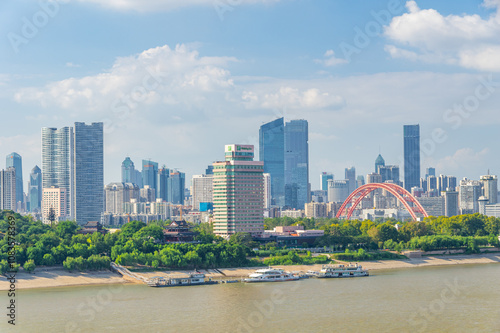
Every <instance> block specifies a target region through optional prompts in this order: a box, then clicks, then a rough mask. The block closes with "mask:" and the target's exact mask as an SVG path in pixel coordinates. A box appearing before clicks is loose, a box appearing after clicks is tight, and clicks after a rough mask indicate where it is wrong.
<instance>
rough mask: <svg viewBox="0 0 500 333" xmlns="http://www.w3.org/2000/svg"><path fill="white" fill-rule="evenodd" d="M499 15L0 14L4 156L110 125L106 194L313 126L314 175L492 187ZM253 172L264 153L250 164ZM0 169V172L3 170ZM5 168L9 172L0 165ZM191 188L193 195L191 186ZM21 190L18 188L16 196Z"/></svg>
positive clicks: (128, 4)
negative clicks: (44, 136)
mask: <svg viewBox="0 0 500 333" xmlns="http://www.w3.org/2000/svg"><path fill="white" fill-rule="evenodd" d="M499 8H500V0H485V1H479V0H478V1H476V0H471V1H445V0H434V1H430V0H426V1H423V0H421V1H399V0H388V1H385V0H384V1H373V0H356V1H340V0H107V1H101V0H59V1H50V0H41V1H35V0H4V1H2V2H1V3H0V50H1V52H0V112H1V115H2V118H1V119H2V121H1V126H2V130H1V133H0V156H6V155H7V154H9V153H11V152H17V153H19V154H20V155H21V156H22V157H23V177H24V180H25V184H26V182H27V180H28V179H29V178H28V175H29V172H30V170H31V169H32V168H33V167H34V166H35V165H38V166H40V167H41V128H42V127H64V126H72V125H73V124H74V122H81V121H83V122H87V123H90V122H100V121H102V122H104V128H105V129H104V153H105V158H104V164H105V165H104V181H105V183H106V184H107V183H110V182H116V181H120V180H121V173H120V172H121V169H120V166H121V162H122V161H123V160H124V159H125V157H126V156H130V157H131V159H132V160H133V161H134V162H135V165H136V168H137V169H140V165H141V160H142V159H152V160H154V161H157V162H158V163H159V164H160V165H166V166H167V167H169V168H177V169H178V170H180V171H182V172H185V173H186V177H187V179H190V178H191V176H192V175H194V174H202V173H204V170H205V169H206V167H207V165H209V164H211V163H212V162H214V161H217V160H222V159H223V158H224V145H225V144H231V143H239V144H253V145H255V146H256V148H257V149H258V133H259V127H260V126H261V125H262V124H264V123H266V122H269V121H272V120H274V119H276V118H278V117H285V121H290V120H292V119H306V120H308V122H309V151H310V156H309V161H310V175H309V177H310V182H311V185H312V189H318V188H319V186H320V185H319V174H320V172H323V171H326V172H331V173H334V175H335V179H343V178H344V169H345V168H346V167H350V166H355V167H356V170H357V174H358V175H366V174H367V173H371V172H373V171H374V162H375V159H376V157H377V156H378V154H379V152H380V153H381V154H382V156H383V157H384V159H385V162H386V164H392V165H394V164H395V165H400V168H401V173H402V172H403V171H402V170H403V158H402V156H403V125H406V124H420V130H421V133H420V134H421V161H422V162H421V170H422V175H423V174H424V173H425V168H427V167H435V168H436V173H437V174H446V175H454V176H456V177H458V178H463V177H468V178H471V179H478V178H479V176H480V175H484V174H487V172H488V170H490V173H491V174H498V173H499V172H500V170H499V165H500V148H499V145H498V144H497V141H496V139H497V135H498V134H497V133H498V128H499V125H500V112H499V111H500V110H499V106H500V11H499V10H500V9H499ZM256 156H257V157H258V154H257V155H256ZM0 166H1V165H0ZM1 167H3V166H1ZM186 185H187V186H189V182H188V181H187V182H186ZM25 186H26V185H25Z"/></svg>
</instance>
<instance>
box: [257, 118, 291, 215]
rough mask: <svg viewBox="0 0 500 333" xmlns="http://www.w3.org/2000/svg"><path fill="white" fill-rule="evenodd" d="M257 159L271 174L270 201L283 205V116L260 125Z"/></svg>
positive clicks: (266, 171)
mask: <svg viewBox="0 0 500 333" xmlns="http://www.w3.org/2000/svg"><path fill="white" fill-rule="evenodd" d="M259 160H260V161H262V162H264V172H265V173H269V174H270V175H271V203H272V205H276V206H279V207H283V206H284V205H285V126H284V123H283V118H279V119H276V120H274V121H271V122H269V123H267V124H264V125H262V126H261V127H260V130H259Z"/></svg>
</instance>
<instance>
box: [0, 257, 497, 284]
mask: <svg viewBox="0 0 500 333" xmlns="http://www.w3.org/2000/svg"><path fill="white" fill-rule="evenodd" d="M492 263H500V253H488V254H478V255H447V256H424V257H422V258H413V259H405V260H381V261H365V262H362V263H361V264H362V266H363V268H366V269H368V270H380V269H398V268H415V267H426V266H444V265H463V264H492ZM273 267H279V268H283V269H285V270H287V271H290V272H304V273H305V272H307V271H308V270H315V271H318V270H320V269H321V265H298V266H273ZM258 268H259V267H249V268H221V269H219V270H213V269H210V270H201V271H202V272H204V273H205V274H206V275H207V277H210V278H212V279H227V278H235V279H241V278H243V277H247V276H248V274H250V273H252V272H253V271H255V270H256V269H258ZM260 268H262V267H260ZM189 272H190V271H158V272H144V273H142V272H141V273H137V274H139V275H142V276H144V277H146V278H151V277H153V276H163V277H172V276H182V275H185V274H186V273H189ZM16 278H17V286H16V288H17V289H28V288H48V287H63V286H79V285H97V284H115V283H134V282H135V283H138V282H137V281H128V280H126V279H124V278H122V277H121V276H119V275H118V274H116V273H112V272H110V271H103V272H85V273H78V272H73V273H69V272H67V271H65V270H63V269H50V270H47V271H43V270H36V271H35V274H27V273H18V274H17V275H16ZM8 289H9V282H8V281H6V278H5V277H4V276H2V277H1V278H0V290H8Z"/></svg>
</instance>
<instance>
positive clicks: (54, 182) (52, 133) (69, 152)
mask: <svg viewBox="0 0 500 333" xmlns="http://www.w3.org/2000/svg"><path fill="white" fill-rule="evenodd" d="M74 163H75V137H74V132H73V127H62V128H59V129H57V128H50V127H43V128H42V188H51V187H56V188H62V189H65V191H63V192H64V195H65V196H66V198H65V199H64V203H65V205H66V207H65V209H64V210H63V211H64V212H65V213H66V214H67V216H68V217H69V218H71V219H74V218H75V211H74V209H75V208H74V190H75V165H74ZM100 188H101V189H102V186H101V187H100ZM42 191H43V190H42ZM101 192H102V191H101ZM101 196H102V194H101ZM42 206H43V204H42Z"/></svg>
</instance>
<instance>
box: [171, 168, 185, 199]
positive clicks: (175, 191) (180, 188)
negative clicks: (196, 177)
mask: <svg viewBox="0 0 500 333" xmlns="http://www.w3.org/2000/svg"><path fill="white" fill-rule="evenodd" d="M185 189H186V174H185V173H184V172H179V171H177V170H171V171H170V176H169V178H168V200H167V201H168V202H171V203H173V204H177V205H184V196H185Z"/></svg>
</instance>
